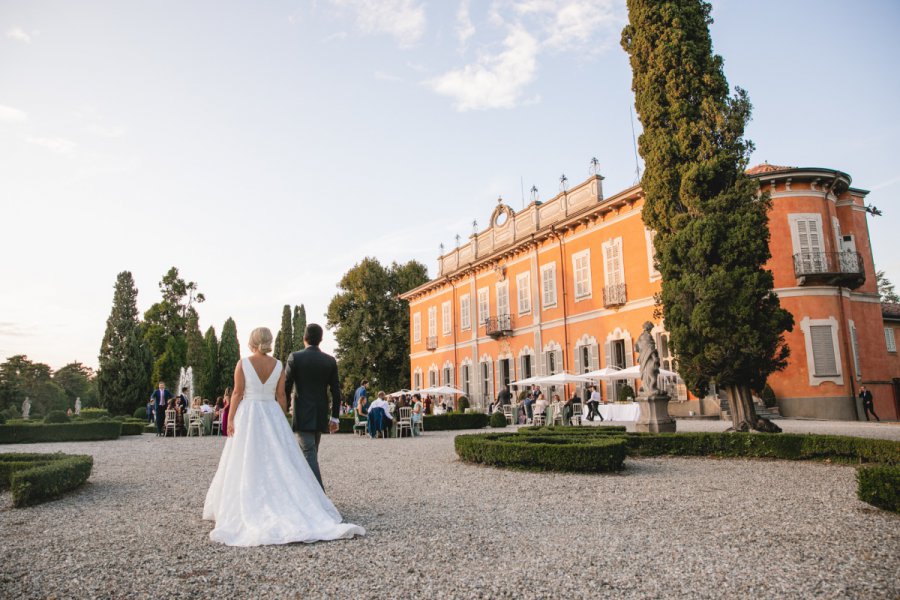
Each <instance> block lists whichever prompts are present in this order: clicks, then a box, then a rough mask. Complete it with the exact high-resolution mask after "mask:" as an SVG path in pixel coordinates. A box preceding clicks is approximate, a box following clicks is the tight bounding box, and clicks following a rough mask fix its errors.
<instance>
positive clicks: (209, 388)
mask: <svg viewBox="0 0 900 600" xmlns="http://www.w3.org/2000/svg"><path fill="white" fill-rule="evenodd" d="M203 343H204V344H205V345H206V356H205V358H206V362H205V363H204V365H203V387H202V388H200V393H201V394H202V395H203V397H204V398H209V399H210V400H215V399H216V398H217V397H218V396H219V340H218V339H216V330H215V328H214V327H210V328H209V329H207V330H206V335H205V336H203Z"/></svg>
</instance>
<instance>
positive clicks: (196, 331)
mask: <svg viewBox="0 0 900 600" xmlns="http://www.w3.org/2000/svg"><path fill="white" fill-rule="evenodd" d="M186 363H187V364H186V365H185V366H187V367H191V368H192V369H193V373H194V393H195V394H197V395H201V394H202V393H203V391H202V390H203V389H204V388H205V387H206V377H207V374H206V343H205V342H204V340H203V334H202V333H200V323H199V319H198V318H197V313H196V312H194V311H191V314H189V315H188V321H187V360H186Z"/></svg>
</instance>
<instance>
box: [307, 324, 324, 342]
mask: <svg viewBox="0 0 900 600" xmlns="http://www.w3.org/2000/svg"><path fill="white" fill-rule="evenodd" d="M303 339H304V340H306V341H307V343H308V344H309V345H310V346H318V345H319V344H320V343H322V327H321V325H317V324H315V323H310V324H309V325H307V326H306V333H304V334H303Z"/></svg>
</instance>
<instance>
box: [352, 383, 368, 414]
mask: <svg viewBox="0 0 900 600" xmlns="http://www.w3.org/2000/svg"><path fill="white" fill-rule="evenodd" d="M360 398H365V399H366V402H368V401H369V380H368V379H363V380H362V382H361V383H360V384H359V387H358V388H356V392H354V393H353V408H356V406H357V405H358V404H359V399H360Z"/></svg>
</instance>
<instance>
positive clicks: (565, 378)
mask: <svg viewBox="0 0 900 600" xmlns="http://www.w3.org/2000/svg"><path fill="white" fill-rule="evenodd" d="M533 379H534V383H536V384H538V385H565V384H567V383H593V382H594V380H593V379H591V378H590V377H585V376H584V375H573V374H571V373H566V372H565V371H563V372H562V373H557V374H556V375H548V376H546V377H534V378H533Z"/></svg>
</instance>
